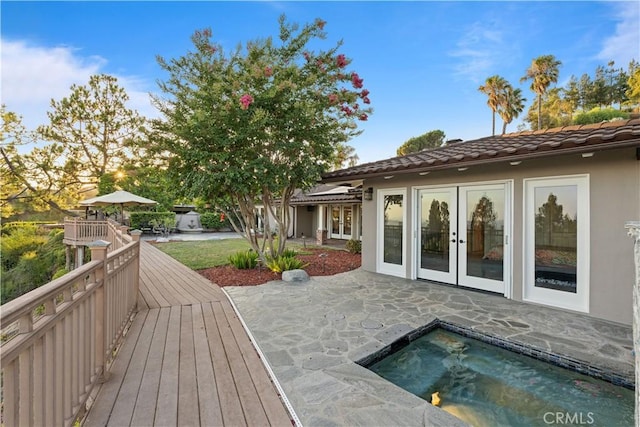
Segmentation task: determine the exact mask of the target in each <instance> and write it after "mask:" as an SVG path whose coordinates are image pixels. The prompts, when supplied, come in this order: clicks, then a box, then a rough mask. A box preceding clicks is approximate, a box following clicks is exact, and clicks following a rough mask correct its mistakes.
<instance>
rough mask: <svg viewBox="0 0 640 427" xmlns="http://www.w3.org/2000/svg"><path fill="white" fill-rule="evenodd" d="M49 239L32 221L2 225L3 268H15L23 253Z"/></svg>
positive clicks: (30, 250)
mask: <svg viewBox="0 0 640 427" xmlns="http://www.w3.org/2000/svg"><path fill="white" fill-rule="evenodd" d="M46 241H47V237H46V235H44V233H42V231H41V230H40V229H39V227H38V226H37V225H35V224H32V223H25V224H23V225H20V224H19V223H12V224H7V225H3V226H2V242H0V247H1V250H2V268H3V269H4V270H10V269H12V268H15V267H16V265H17V264H18V262H19V261H20V258H21V257H22V255H23V254H25V253H27V252H32V251H35V250H36V249H38V248H39V247H40V246H42V245H43V244H44V243H45V242H46Z"/></svg>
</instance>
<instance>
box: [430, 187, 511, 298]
mask: <svg viewBox="0 0 640 427" xmlns="http://www.w3.org/2000/svg"><path fill="white" fill-rule="evenodd" d="M508 209H510V206H509V195H508V191H507V184H505V183H501V184H483V185H470V186H455V187H441V188H429V189H421V190H418V220H419V221H418V223H419V230H418V277H420V278H423V279H428V280H434V281H438V282H444V283H450V284H455V285H460V286H466V287H471V288H476V289H482V290H485V291H491V292H498V293H502V294H504V293H505V277H506V274H505V271H507V267H508V266H507V264H506V261H505V252H506V251H505V244H506V243H507V242H508V235H507V234H506V232H505V230H508V227H509V226H510V225H509V221H508V218H509V211H508Z"/></svg>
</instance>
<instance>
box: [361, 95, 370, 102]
mask: <svg viewBox="0 0 640 427" xmlns="http://www.w3.org/2000/svg"><path fill="white" fill-rule="evenodd" d="M362 102H364V103H365V104H371V100H370V99H369V97H367V96H365V97H364V98H362Z"/></svg>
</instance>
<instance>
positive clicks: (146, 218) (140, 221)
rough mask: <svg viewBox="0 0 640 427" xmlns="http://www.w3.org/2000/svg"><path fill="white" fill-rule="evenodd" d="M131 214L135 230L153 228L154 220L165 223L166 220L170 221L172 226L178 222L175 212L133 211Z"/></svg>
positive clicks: (132, 225) (132, 226)
mask: <svg viewBox="0 0 640 427" xmlns="http://www.w3.org/2000/svg"><path fill="white" fill-rule="evenodd" d="M129 216H130V220H131V228H132V229H133V230H142V229H143V228H152V227H153V225H152V222H153V221H155V222H156V223H163V224H164V223H165V221H166V222H170V223H171V224H172V226H175V224H176V214H175V213H173V212H131V213H130V214H129Z"/></svg>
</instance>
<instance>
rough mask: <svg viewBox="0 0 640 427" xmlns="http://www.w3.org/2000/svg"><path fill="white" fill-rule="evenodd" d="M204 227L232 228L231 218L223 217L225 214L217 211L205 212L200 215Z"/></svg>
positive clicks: (209, 228)
mask: <svg viewBox="0 0 640 427" xmlns="http://www.w3.org/2000/svg"><path fill="white" fill-rule="evenodd" d="M200 222H201V223H202V227H204V228H206V229H207V230H220V229H221V228H231V224H229V220H228V219H226V218H224V217H223V214H221V213H216V212H205V213H203V214H202V215H200Z"/></svg>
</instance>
